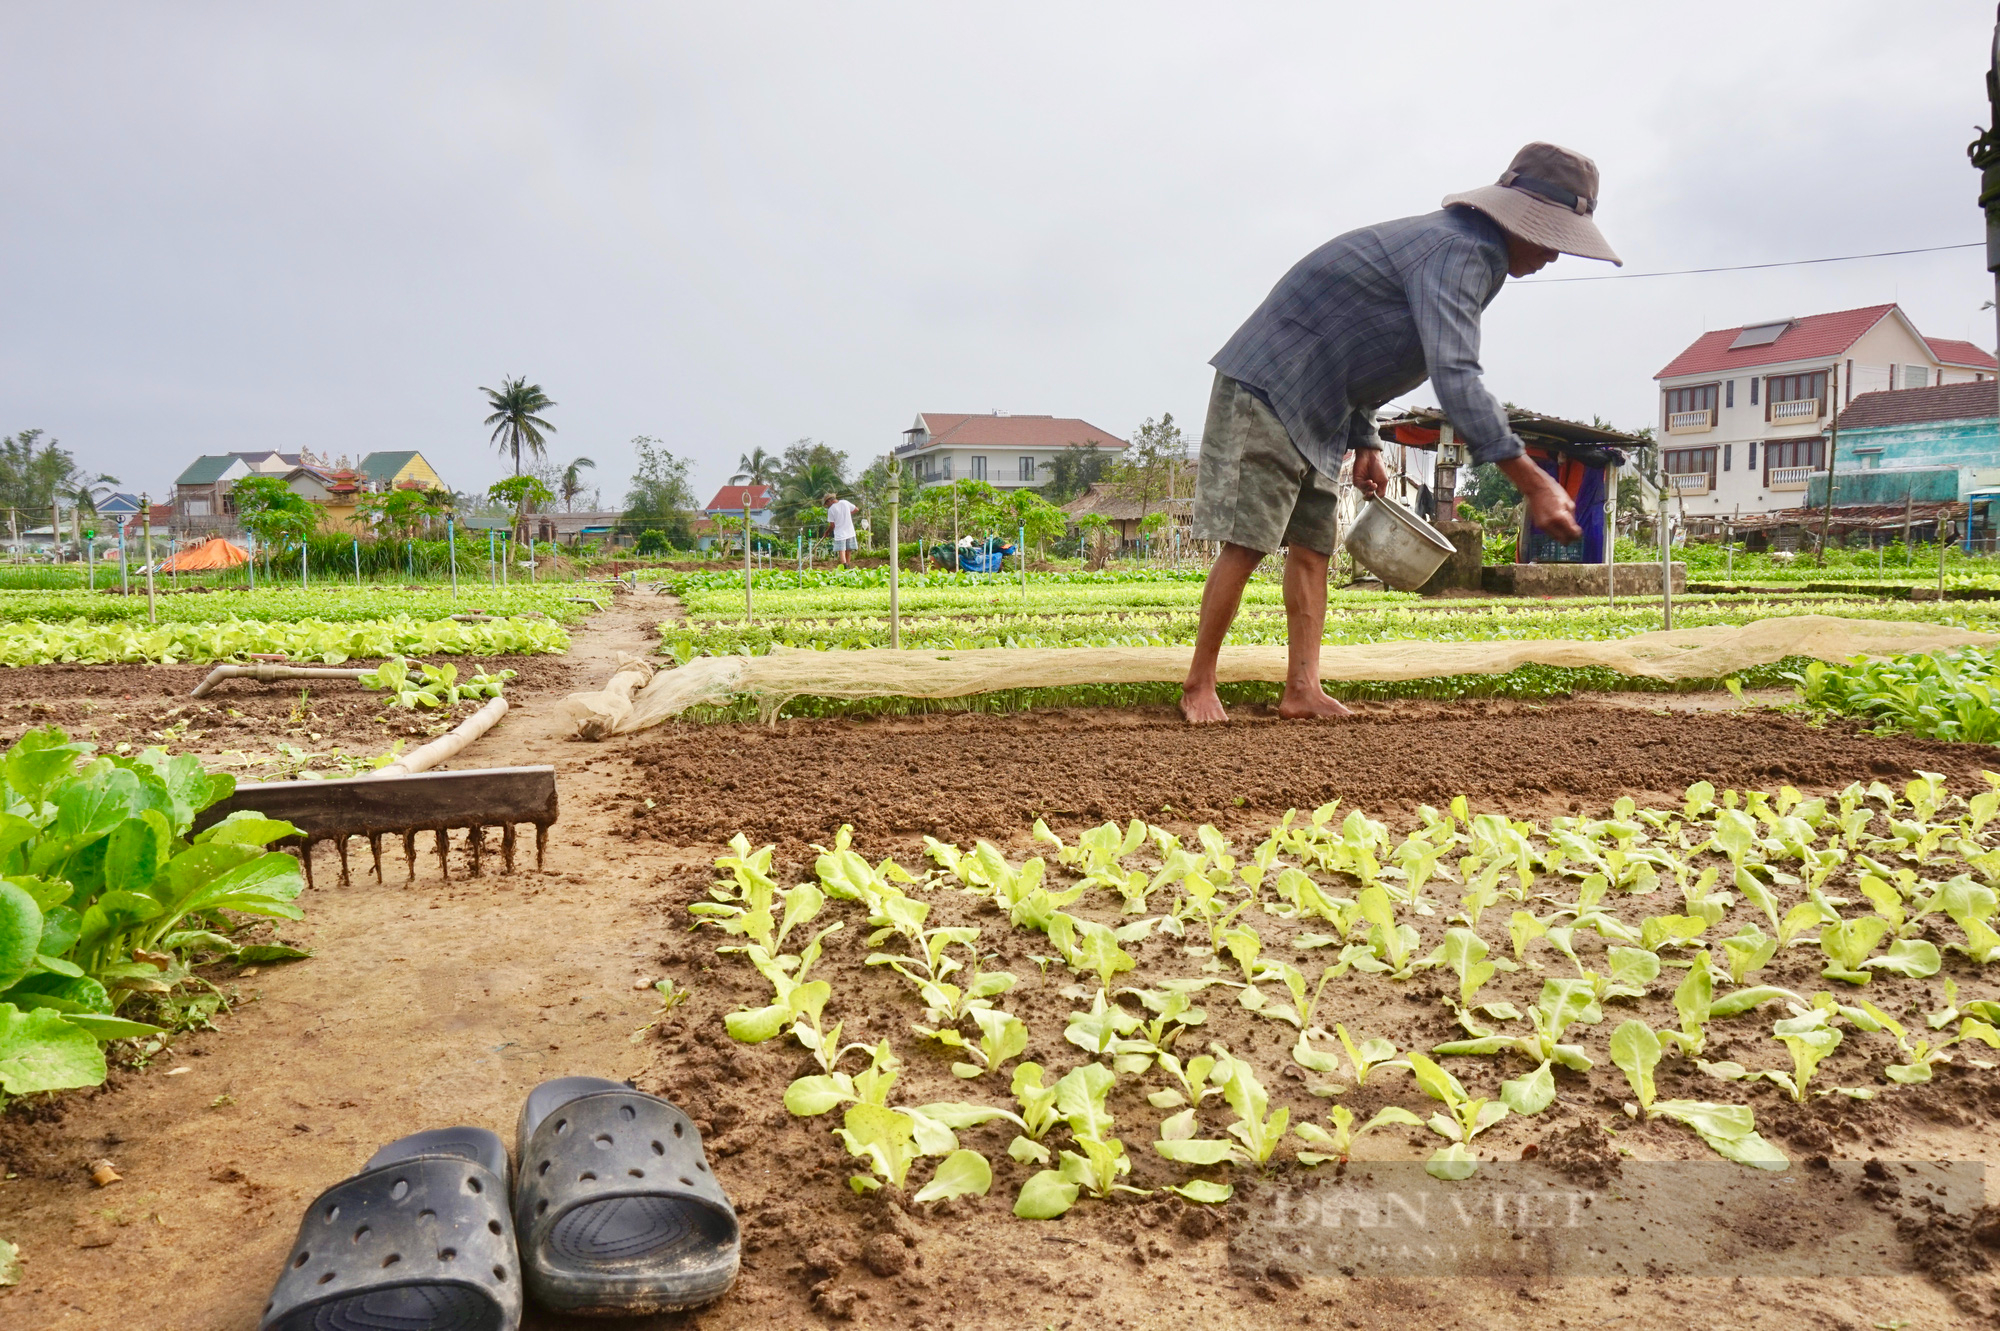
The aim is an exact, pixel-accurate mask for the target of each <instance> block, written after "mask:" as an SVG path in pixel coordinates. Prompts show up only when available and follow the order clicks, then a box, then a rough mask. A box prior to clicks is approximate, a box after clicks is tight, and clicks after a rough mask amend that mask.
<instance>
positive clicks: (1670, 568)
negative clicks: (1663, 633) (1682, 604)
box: [1660, 490, 1674, 629]
mask: <svg viewBox="0 0 2000 1331" xmlns="http://www.w3.org/2000/svg"><path fill="white" fill-rule="evenodd" d="M1669 521H1670V519H1669V518H1668V517H1667V492H1666V491H1665V490H1662V491H1661V492H1660V627H1661V628H1664V629H1671V628H1673V626H1674V543H1673V537H1672V535H1671V534H1670V533H1669V532H1668V527H1667V524H1668V522H1669Z"/></svg>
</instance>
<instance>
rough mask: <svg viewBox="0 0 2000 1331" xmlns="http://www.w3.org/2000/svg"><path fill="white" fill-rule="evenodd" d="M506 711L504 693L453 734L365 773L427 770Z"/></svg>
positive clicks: (454, 753)
mask: <svg viewBox="0 0 2000 1331" xmlns="http://www.w3.org/2000/svg"><path fill="white" fill-rule="evenodd" d="M505 715H507V698H506V695H504V694H503V695H501V696H500V697H498V698H495V699H494V700H493V701H491V702H489V703H487V704H486V705H485V706H484V707H482V708H480V709H479V710H478V711H476V712H474V713H473V714H472V715H471V716H468V717H466V718H465V720H463V721H461V722H459V723H458V725H457V726H456V727H454V728H453V729H452V731H451V733H450V734H448V735H443V736H440V737H439V738H437V739H434V740H432V741H431V742H430V743H428V744H426V745H424V746H423V747H422V748H421V749H417V750H414V751H413V752H410V753H406V754H404V755H403V756H402V757H401V758H398V759H397V760H396V761H395V762H393V763H390V764H389V765H388V766H387V767H383V768H379V769H377V770H376V771H373V772H364V773H363V774H362V775H364V776H377V777H388V776H414V775H416V774H417V773H418V772H428V771H429V770H430V769H431V768H433V767H436V766H437V765H438V764H439V763H441V762H444V761H445V760H446V759H449V758H456V757H457V756H458V755H459V753H460V752H461V751H462V750H463V749H464V748H465V746H466V745H468V744H470V743H472V741H474V740H476V739H478V738H479V737H480V736H481V735H483V734H485V733H486V732H487V731H489V730H491V729H493V726H494V724H495V723H496V722H498V721H499V720H500V718H501V717H503V716H505Z"/></svg>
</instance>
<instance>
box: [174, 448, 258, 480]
mask: <svg viewBox="0 0 2000 1331" xmlns="http://www.w3.org/2000/svg"><path fill="white" fill-rule="evenodd" d="M242 461H243V459H242V458H240V457H238V456H236V454H234V453H204V454H202V455H201V456H200V457H198V458H196V459H195V460H194V461H193V462H191V463H189V464H188V468H187V470H186V471H184V472H182V473H181V474H180V475H179V476H176V477H175V478H174V484H175V485H213V484H215V483H216V482H217V481H219V480H221V479H222V477H223V473H225V472H227V471H228V470H229V469H230V468H231V467H234V466H236V465H237V464H238V463H240V462H242Z"/></svg>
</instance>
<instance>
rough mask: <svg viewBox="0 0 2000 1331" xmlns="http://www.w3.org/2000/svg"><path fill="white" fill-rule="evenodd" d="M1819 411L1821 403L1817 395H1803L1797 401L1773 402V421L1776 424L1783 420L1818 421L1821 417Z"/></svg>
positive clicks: (1788, 421) (1791, 421)
mask: <svg viewBox="0 0 2000 1331" xmlns="http://www.w3.org/2000/svg"><path fill="white" fill-rule="evenodd" d="M1819 412H1820V403H1819V399H1818V398H1816V397H1802V398H1800V399H1798V400H1797V401H1795V402H1773V403H1772V404H1771V423H1772V424H1773V425H1776V424H1779V423H1781V422H1782V423H1787V424H1789V423H1795V422H1798V421H1816V420H1818V419H1819Z"/></svg>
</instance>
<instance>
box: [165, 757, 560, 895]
mask: <svg viewBox="0 0 2000 1331" xmlns="http://www.w3.org/2000/svg"><path fill="white" fill-rule="evenodd" d="M239 809H253V810H255V811H257V812H258V813H261V814H263V815H264V816H265V817H267V818H282V819H284V820H285V821H287V822H289V823H291V824H292V826H293V827H296V828H297V829H298V835H297V836H296V837H292V838H289V839H288V844H289V845H290V846H291V847H292V848H293V849H294V850H295V851H296V852H297V853H298V856H299V861H300V863H301V865H302V866H303V867H304V870H305V876H306V885H307V886H308V887H310V886H312V885H313V864H312V862H313V854H312V852H313V847H314V846H316V845H318V844H319V843H320V842H322V841H326V842H331V843H332V844H333V847H334V852H335V854H336V855H338V856H339V859H340V885H341V886H342V887H346V886H348V885H349V884H350V883H351V881H352V877H351V874H350V871H349V866H348V845H347V843H348V842H349V841H351V840H353V839H354V838H356V837H365V838H366V839H367V841H368V850H369V854H370V856H371V858H372V859H373V861H374V867H375V881H376V882H378V883H379V882H381V881H382V841H383V838H385V837H400V838H401V839H402V842H403V857H404V867H405V869H406V871H407V876H406V878H405V882H411V883H413V882H415V881H416V877H417V858H418V852H417V840H418V838H419V837H420V836H422V835H424V834H425V833H429V834H430V835H431V837H432V838H433V841H434V850H435V852H436V854H437V857H438V870H439V872H440V873H441V874H443V876H444V877H445V879H446V880H447V881H449V880H450V878H451V834H452V833H453V832H454V831H458V830H461V829H462V830H463V831H464V832H465V838H464V841H463V843H462V844H463V847H464V850H465V856H466V866H467V868H468V869H469V870H470V872H471V875H472V876H474V877H478V876H479V875H480V874H481V872H482V871H483V869H484V865H485V859H486V852H487V831H488V829H490V828H495V827H497V828H499V829H500V857H501V860H502V862H503V863H504V865H505V867H506V872H508V873H512V872H514V852H515V848H516V845H517V844H518V828H519V827H520V825H521V824H522V823H530V824H533V826H534V829H535V867H536V868H537V869H539V868H541V867H542V864H543V860H544V857H545V855H546V852H547V850H548V844H549V827H550V825H551V824H552V823H554V822H555V820H556V775H555V769H554V768H553V767H494V768H486V769H474V770H469V771H462V772H420V773H417V774H416V775H413V776H396V777H381V778H370V777H352V778H341V779H338V780H330V781H265V782H254V783H250V784H247V785H244V786H240V787H238V788H237V790H236V792H235V793H234V794H232V795H231V796H229V797H228V798H227V799H225V800H222V801H220V802H218V803H216V804H214V805H211V806H210V807H209V808H207V809H205V810H203V811H202V813H201V815H200V817H199V818H198V819H197V822H196V827H197V829H199V828H202V827H206V826H208V825H210V824H212V823H215V822H218V821H220V820H221V819H223V818H225V817H227V816H228V815H229V814H231V813H233V812H235V811H237V810H239Z"/></svg>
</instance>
